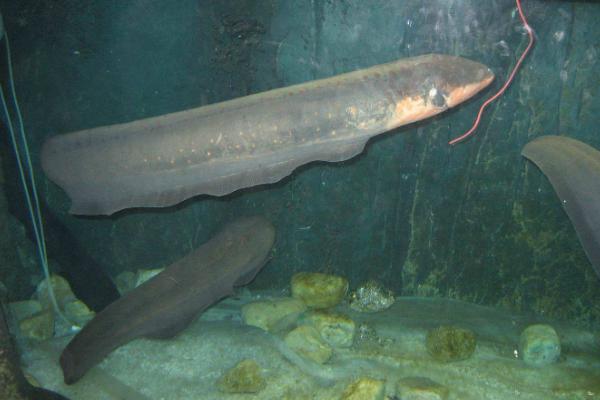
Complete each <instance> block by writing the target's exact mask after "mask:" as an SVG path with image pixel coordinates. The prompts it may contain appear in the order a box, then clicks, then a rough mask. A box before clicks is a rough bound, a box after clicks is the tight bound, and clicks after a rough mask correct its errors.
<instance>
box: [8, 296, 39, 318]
mask: <svg viewBox="0 0 600 400" xmlns="http://www.w3.org/2000/svg"><path fill="white" fill-rule="evenodd" d="M8 308H9V310H10V314H11V315H12V316H13V317H14V319H15V320H17V321H21V320H23V319H25V318H29V317H31V316H32V315H34V314H37V313H39V312H40V311H42V304H41V303H40V302H39V301H37V300H22V301H15V302H12V303H9V304H8Z"/></svg>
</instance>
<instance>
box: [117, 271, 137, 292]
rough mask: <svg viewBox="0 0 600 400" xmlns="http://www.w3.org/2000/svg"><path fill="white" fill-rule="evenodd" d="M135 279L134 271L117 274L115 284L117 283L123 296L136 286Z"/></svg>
mask: <svg viewBox="0 0 600 400" xmlns="http://www.w3.org/2000/svg"><path fill="white" fill-rule="evenodd" d="M135 281H136V276H135V273H134V272H132V271H123V272H121V273H120V274H119V275H117V277H116V279H115V285H117V289H118V290H119V293H121V296H123V295H124V294H125V293H127V292H129V291H130V290H131V289H133V288H134V287H135Z"/></svg>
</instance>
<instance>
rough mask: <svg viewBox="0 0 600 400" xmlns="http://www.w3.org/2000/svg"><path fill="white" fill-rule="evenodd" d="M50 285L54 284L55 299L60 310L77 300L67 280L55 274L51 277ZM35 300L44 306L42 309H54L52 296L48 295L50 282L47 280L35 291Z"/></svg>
mask: <svg viewBox="0 0 600 400" xmlns="http://www.w3.org/2000/svg"><path fill="white" fill-rule="evenodd" d="M50 283H51V284H52V288H53V289H54V297H55V298H56V303H57V304H58V306H59V307H60V308H63V306H64V305H65V304H67V303H68V302H70V301H72V300H75V299H76V298H75V295H74V294H73V291H72V290H71V286H70V285H69V282H67V280H66V279H65V278H63V277H62V276H60V275H55V274H53V275H52V276H50ZM35 298H36V299H37V300H38V301H39V302H40V303H41V304H42V308H44V309H52V308H53V306H52V301H51V300H50V295H49V294H48V281H47V280H46V279H44V280H42V281H41V282H40V283H39V284H38V286H37V289H36V291H35Z"/></svg>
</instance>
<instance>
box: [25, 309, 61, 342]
mask: <svg viewBox="0 0 600 400" xmlns="http://www.w3.org/2000/svg"><path fill="white" fill-rule="evenodd" d="M19 330H20V332H21V335H22V336H24V337H26V338H28V339H34V340H40V341H42V340H46V339H50V338H51V337H52V335H53V334H54V314H53V313H52V310H50V309H45V310H42V311H40V312H39V313H37V314H34V315H32V316H31V317H27V318H25V319H23V320H21V321H20V322H19Z"/></svg>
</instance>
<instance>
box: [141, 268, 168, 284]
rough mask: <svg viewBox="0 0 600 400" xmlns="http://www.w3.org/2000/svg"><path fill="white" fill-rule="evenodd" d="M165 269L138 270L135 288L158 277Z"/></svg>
mask: <svg viewBox="0 0 600 400" xmlns="http://www.w3.org/2000/svg"><path fill="white" fill-rule="evenodd" d="M163 270H164V268H155V269H138V271H137V273H136V274H135V284H134V287H138V286H140V285H141V284H142V283H144V282H146V281H148V280H150V279H151V278H154V277H155V276H156V275H158V274H160V273H161V272H163Z"/></svg>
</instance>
